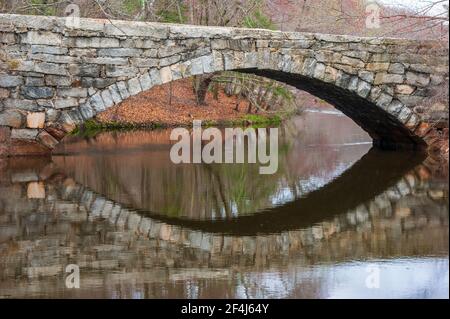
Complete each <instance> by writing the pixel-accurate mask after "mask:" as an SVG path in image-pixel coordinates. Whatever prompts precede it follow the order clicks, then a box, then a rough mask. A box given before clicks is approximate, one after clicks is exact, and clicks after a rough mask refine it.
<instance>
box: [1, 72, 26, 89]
mask: <svg viewBox="0 0 450 319" xmlns="http://www.w3.org/2000/svg"><path fill="white" fill-rule="evenodd" d="M22 84H23V78H22V77H21V76H18V75H7V74H0V87H3V88H10V87H16V86H18V85H22Z"/></svg>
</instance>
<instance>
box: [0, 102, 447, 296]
mask: <svg viewBox="0 0 450 319" xmlns="http://www.w3.org/2000/svg"><path fill="white" fill-rule="evenodd" d="M170 132H171V130H170V129H167V130H163V129H161V130H154V131H148V130H147V131H146V130H139V131H130V132H105V133H100V134H98V135H96V136H94V137H75V136H70V137H67V138H65V139H64V141H63V142H62V143H61V144H60V145H59V146H58V148H57V150H56V151H55V152H54V155H53V156H52V158H51V159H42V158H31V159H30V158H28V159H27V158H18V159H10V160H9V161H8V162H7V163H6V164H4V165H3V168H2V170H0V176H1V177H0V297H4V298H9V297H13V298H15V297H31V298H37V297H46V298H69V297H70V298H448V297H449V270H448V269H449V262H448V252H449V247H448V244H449V226H448V219H449V212H448V208H449V207H448V181H447V177H446V176H443V174H440V173H439V172H436V171H435V170H434V169H433V162H432V161H430V160H429V159H426V158H424V157H423V156H422V155H421V154H418V153H410V152H400V151H399V152H386V151H379V150H376V149H372V143H371V139H370V137H369V136H368V135H367V134H366V133H365V132H364V131H362V130H361V129H360V128H359V127H358V126H356V124H354V123H353V122H352V121H351V120H350V119H348V118H347V117H346V116H344V115H342V114H340V113H339V112H323V111H322V112H316V111H308V110H307V111H305V112H304V113H303V114H302V115H300V116H296V117H294V118H292V119H291V120H289V121H287V122H286V123H284V124H283V125H282V126H281V127H280V128H279V148H278V151H279V152H278V154H279V161H278V162H279V163H278V170H277V172H276V173H275V174H272V175H261V174H259V170H258V165H257V164H250V163H243V164H174V163H172V162H171V161H170V158H169V152H170V148H171V146H172V145H173V143H174V142H173V141H170V139H169V137H170ZM68 265H75V266H76V267H78V268H79V274H80V285H79V288H68V286H67V275H68V273H67V272H66V270H67V269H66V267H67V266H68Z"/></svg>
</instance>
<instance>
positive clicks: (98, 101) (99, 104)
mask: <svg viewBox="0 0 450 319" xmlns="http://www.w3.org/2000/svg"><path fill="white" fill-rule="evenodd" d="M89 102H90V104H91V105H92V107H93V108H94V110H95V111H97V112H103V111H104V110H106V107H105V104H104V103H103V99H102V97H101V95H100V93H96V94H94V95H93V96H91V98H90V99H89Z"/></svg>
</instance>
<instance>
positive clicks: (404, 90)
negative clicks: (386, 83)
mask: <svg viewBox="0 0 450 319" xmlns="http://www.w3.org/2000/svg"><path fill="white" fill-rule="evenodd" d="M415 89H416V88H415V87H413V86H411V85H408V84H400V85H396V86H395V93H397V94H402V95H410V94H412V93H414V91H415Z"/></svg>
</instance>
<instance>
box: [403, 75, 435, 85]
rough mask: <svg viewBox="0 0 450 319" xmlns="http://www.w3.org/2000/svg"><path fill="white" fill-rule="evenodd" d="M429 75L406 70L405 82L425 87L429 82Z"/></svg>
mask: <svg viewBox="0 0 450 319" xmlns="http://www.w3.org/2000/svg"><path fill="white" fill-rule="evenodd" d="M430 81H431V79H430V76H429V75H425V74H420V73H413V72H406V82H407V83H408V84H411V85H415V86H421V87H425V86H427V85H428V84H429V83H430Z"/></svg>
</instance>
